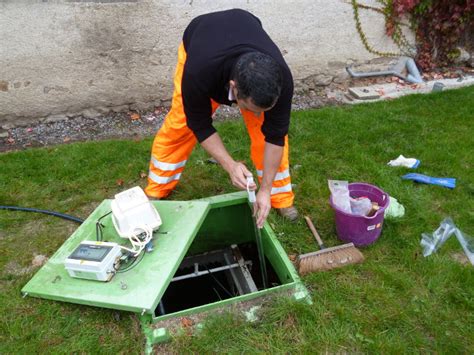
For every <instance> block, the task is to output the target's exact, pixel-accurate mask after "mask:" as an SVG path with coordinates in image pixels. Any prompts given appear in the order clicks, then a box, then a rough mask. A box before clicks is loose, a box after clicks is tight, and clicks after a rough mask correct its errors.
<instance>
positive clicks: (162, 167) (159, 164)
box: [151, 157, 187, 171]
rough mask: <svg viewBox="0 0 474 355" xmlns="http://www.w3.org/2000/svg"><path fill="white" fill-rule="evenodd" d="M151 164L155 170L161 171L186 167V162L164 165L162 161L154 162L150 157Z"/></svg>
mask: <svg viewBox="0 0 474 355" xmlns="http://www.w3.org/2000/svg"><path fill="white" fill-rule="evenodd" d="M151 162H152V163H153V165H154V166H155V168H157V169H160V170H163V171H173V170H176V169H178V168H182V167H183V166H185V165H186V162H187V160H183V161H180V162H179V163H176V164H172V163H165V162H162V161H158V160H156V159H155V158H154V157H151Z"/></svg>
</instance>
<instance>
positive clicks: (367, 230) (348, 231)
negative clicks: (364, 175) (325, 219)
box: [329, 182, 390, 246]
mask: <svg viewBox="0 0 474 355" xmlns="http://www.w3.org/2000/svg"><path fill="white" fill-rule="evenodd" d="M349 194H350V196H351V197H353V198H357V197H368V198H369V199H370V200H371V201H372V202H377V203H378V204H379V206H380V209H379V210H378V211H377V213H375V215H373V216H371V217H366V216H354V215H352V214H349V213H346V212H344V211H342V210H340V209H339V208H337V207H336V206H335V205H334V203H333V202H332V197H330V198H329V203H330V204H331V207H332V209H333V210H334V212H335V219H336V231H337V235H338V237H339V239H340V240H342V241H345V242H352V243H354V245H356V246H366V245H369V244H372V243H373V242H375V241H376V240H377V238H378V237H379V236H380V233H381V232H382V226H383V219H384V215H385V209H386V208H387V207H388V204H389V202H390V199H389V196H388V194H387V193H385V192H384V191H382V190H381V189H379V188H378V187H376V186H373V185H370V184H364V183H360V182H355V183H351V184H349Z"/></svg>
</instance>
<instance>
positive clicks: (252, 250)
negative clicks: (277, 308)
mask: <svg viewBox="0 0 474 355" xmlns="http://www.w3.org/2000/svg"><path fill="white" fill-rule="evenodd" d="M238 247H239V249H240V252H241V254H242V257H243V259H244V260H245V261H251V262H252V265H249V266H248V269H249V271H250V273H251V276H252V279H253V281H254V282H255V285H256V286H257V289H258V290H261V289H262V288H263V283H262V277H261V273H260V265H259V258H258V252H257V248H256V245H255V243H245V244H240V245H238ZM186 259H187V258H185V260H186ZM185 260H183V263H182V264H184V263H185ZM265 261H266V266H267V273H268V284H269V285H270V287H274V286H278V285H281V282H280V280H279V279H278V276H277V274H276V272H275V270H274V269H273V267H272V265H271V264H270V262H269V261H268V260H267V259H266V258H265ZM224 265H225V263H223V262H216V261H212V262H209V263H207V264H200V265H199V270H200V271H203V270H204V271H207V270H212V269H214V268H218V267H221V266H224ZM193 272H194V267H193V266H187V267H182V266H180V267H179V268H178V271H177V272H176V274H175V275H174V277H177V276H182V275H187V274H191V273H193ZM237 296H239V293H238V291H237V287H236V284H235V282H234V280H233V278H232V277H231V275H230V271H229V270H223V271H218V272H213V273H209V272H208V273H205V274H203V275H200V276H197V277H193V278H187V279H184V280H179V281H173V282H171V283H170V285H169V286H168V288H167V290H166V291H165V294H164V295H163V297H162V298H161V303H160V305H159V306H158V307H157V308H156V310H155V316H161V315H163V314H169V313H174V312H178V311H182V310H185V309H189V308H193V307H198V306H203V305H206V304H210V303H214V302H218V301H222V300H226V299H229V298H232V297H237Z"/></svg>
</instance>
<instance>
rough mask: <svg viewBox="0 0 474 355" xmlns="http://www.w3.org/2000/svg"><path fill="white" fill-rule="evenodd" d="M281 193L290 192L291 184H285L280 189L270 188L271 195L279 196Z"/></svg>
mask: <svg viewBox="0 0 474 355" xmlns="http://www.w3.org/2000/svg"><path fill="white" fill-rule="evenodd" d="M283 192H291V183H290V184H286V185H285V186H282V187H272V192H271V194H272V195H276V194H281V193H283Z"/></svg>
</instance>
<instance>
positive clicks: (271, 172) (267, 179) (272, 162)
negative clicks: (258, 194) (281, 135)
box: [260, 142, 283, 193]
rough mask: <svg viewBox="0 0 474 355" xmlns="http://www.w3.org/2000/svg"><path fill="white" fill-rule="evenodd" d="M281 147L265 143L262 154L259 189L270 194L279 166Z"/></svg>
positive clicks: (281, 153)
mask: <svg viewBox="0 0 474 355" xmlns="http://www.w3.org/2000/svg"><path fill="white" fill-rule="evenodd" d="M282 157H283V147H280V146H279V145H275V144H272V143H268V142H265V148H264V153H263V177H262V183H261V184H260V189H261V190H264V191H266V192H268V193H271V190H272V185H273V180H274V179H275V175H276V173H277V171H278V168H279V167H280V164H281V159H282Z"/></svg>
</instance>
